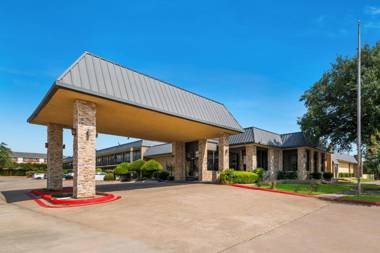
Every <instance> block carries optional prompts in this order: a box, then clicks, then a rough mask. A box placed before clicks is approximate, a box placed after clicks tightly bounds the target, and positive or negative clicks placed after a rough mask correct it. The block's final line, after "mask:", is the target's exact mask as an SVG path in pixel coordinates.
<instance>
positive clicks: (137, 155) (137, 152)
mask: <svg viewBox="0 0 380 253" xmlns="http://www.w3.org/2000/svg"><path fill="white" fill-rule="evenodd" d="M139 159H141V151H140V150H133V161H136V160H139Z"/></svg>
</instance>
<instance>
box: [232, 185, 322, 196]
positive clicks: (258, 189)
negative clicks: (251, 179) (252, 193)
mask: <svg viewBox="0 0 380 253" xmlns="http://www.w3.org/2000/svg"><path fill="white" fill-rule="evenodd" d="M228 185H229V186H233V187H239V188H244V189H250V190H257V191H264V192H274V193H281V194H286V195H292V196H298V197H305V198H316V196H314V195H306V194H301V193H296V192H287V191H280V190H275V189H267V188H260V187H255V186H248V185H241V184H228Z"/></svg>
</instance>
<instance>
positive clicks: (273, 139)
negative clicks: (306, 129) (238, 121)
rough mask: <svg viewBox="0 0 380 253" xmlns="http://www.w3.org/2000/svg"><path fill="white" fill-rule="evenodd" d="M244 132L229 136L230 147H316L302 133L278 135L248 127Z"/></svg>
mask: <svg viewBox="0 0 380 253" xmlns="http://www.w3.org/2000/svg"><path fill="white" fill-rule="evenodd" d="M244 130H245V131H244V132H243V133H240V134H236V135H231V136H229V143H230V145H241V144H248V143H255V144H261V145H266V146H273V147H279V148H293V147H304V146H310V147H316V145H312V144H310V142H308V141H307V139H306V137H305V136H304V134H303V133H302V132H295V133H287V134H277V133H274V132H271V131H267V130H264V129H261V128H257V127H248V128H245V129H244Z"/></svg>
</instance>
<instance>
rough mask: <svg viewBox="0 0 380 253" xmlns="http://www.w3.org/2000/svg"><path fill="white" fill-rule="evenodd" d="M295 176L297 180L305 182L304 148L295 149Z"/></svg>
mask: <svg viewBox="0 0 380 253" xmlns="http://www.w3.org/2000/svg"><path fill="white" fill-rule="evenodd" d="M297 157H298V158H297V159H298V160H297V167H298V168H297V174H298V179H299V180H305V179H306V178H307V171H306V150H305V148H298V149H297Z"/></svg>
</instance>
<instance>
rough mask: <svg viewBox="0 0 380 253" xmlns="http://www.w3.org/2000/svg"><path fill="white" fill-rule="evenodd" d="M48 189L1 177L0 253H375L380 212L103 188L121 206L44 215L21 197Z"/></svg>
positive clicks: (239, 194) (209, 189)
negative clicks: (28, 191)
mask: <svg viewBox="0 0 380 253" xmlns="http://www.w3.org/2000/svg"><path fill="white" fill-rule="evenodd" d="M45 183H46V182H45V181H36V180H31V179H25V178H6V177H0V191H1V192H2V195H0V245H1V247H0V252H48V251H49V252H55V253H58V252H68V251H71V252H308V253H310V252H345V253H346V252H380V208H379V207H367V206H357V205H347V204H335V203H330V202H324V201H320V200H316V199H309V198H301V197H294V196H287V195H281V194H274V193H267V192H260V191H252V190H246V189H241V188H234V187H229V186H222V185H214V184H200V183H198V184H167V183H152V184H128V183H111V184H109V183H101V184H100V185H98V186H97V188H98V190H100V191H108V192H113V193H115V194H118V195H120V196H122V199H120V200H118V201H115V202H111V203H108V204H104V205H93V206H85V207H80V208H64V209H45V208H41V207H40V206H38V205H36V203H34V201H32V200H29V199H28V198H27V197H26V195H25V194H24V192H25V191H26V189H32V188H37V187H43V186H45ZM66 183H67V185H70V183H71V182H66Z"/></svg>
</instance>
